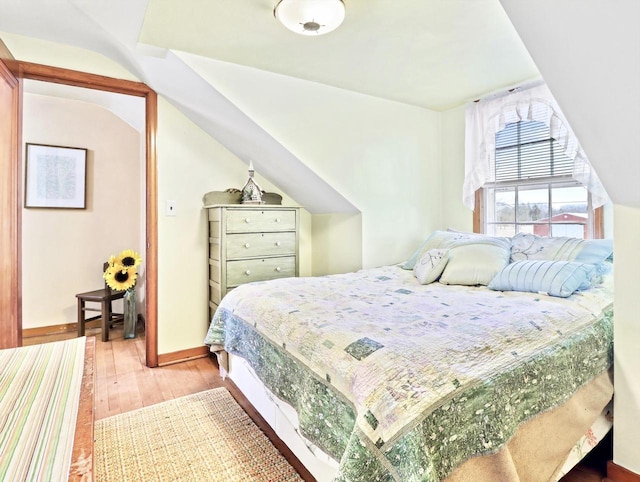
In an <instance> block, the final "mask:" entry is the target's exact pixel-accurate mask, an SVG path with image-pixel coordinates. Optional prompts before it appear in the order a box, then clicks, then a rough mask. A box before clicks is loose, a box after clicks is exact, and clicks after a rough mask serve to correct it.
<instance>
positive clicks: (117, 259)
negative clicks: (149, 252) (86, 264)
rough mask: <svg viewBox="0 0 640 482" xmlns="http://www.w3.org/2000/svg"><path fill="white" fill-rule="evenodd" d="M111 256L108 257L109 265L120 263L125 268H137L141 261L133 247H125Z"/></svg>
mask: <svg viewBox="0 0 640 482" xmlns="http://www.w3.org/2000/svg"><path fill="white" fill-rule="evenodd" d="M112 258H113V259H112ZM112 258H109V264H110V265H111V266H117V265H120V266H122V267H124V268H126V269H131V268H137V267H138V266H140V264H141V263H142V258H141V257H140V255H139V254H138V253H136V252H135V251H134V250H133V249H125V250H124V251H121V252H120V254H118V256H112Z"/></svg>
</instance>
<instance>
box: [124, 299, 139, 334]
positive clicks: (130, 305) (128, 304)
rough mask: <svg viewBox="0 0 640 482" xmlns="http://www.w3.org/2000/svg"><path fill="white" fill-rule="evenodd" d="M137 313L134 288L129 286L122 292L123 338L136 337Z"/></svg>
mask: <svg viewBox="0 0 640 482" xmlns="http://www.w3.org/2000/svg"><path fill="white" fill-rule="evenodd" d="M137 321H138V314H137V312H136V290H135V288H129V289H128V290H126V291H125V292H124V328H123V331H124V333H123V336H124V337H125V338H135V337H136V324H137Z"/></svg>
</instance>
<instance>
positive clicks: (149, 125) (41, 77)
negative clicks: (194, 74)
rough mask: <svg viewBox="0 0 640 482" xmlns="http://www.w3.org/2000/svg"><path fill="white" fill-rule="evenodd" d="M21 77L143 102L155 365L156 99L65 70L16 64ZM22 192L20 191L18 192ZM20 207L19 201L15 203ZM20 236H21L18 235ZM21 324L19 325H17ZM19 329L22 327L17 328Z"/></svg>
mask: <svg viewBox="0 0 640 482" xmlns="http://www.w3.org/2000/svg"><path fill="white" fill-rule="evenodd" d="M18 65H19V72H20V77H21V78H22V79H27V80H37V81H42V82H48V83H53V84H63V85H66V86H71V87H81V88H85V89H92V90H97V91H106V92H113V93H118V94H124V95H127V96H135V97H139V98H143V99H144V125H145V127H144V136H143V137H144V140H143V143H144V152H145V154H144V159H145V162H144V174H143V182H142V183H141V184H142V185H143V186H144V191H145V196H144V204H145V216H144V217H145V223H144V224H145V229H144V236H142V239H144V247H145V249H144V253H143V258H144V261H145V268H146V269H145V285H146V286H145V300H144V311H145V315H146V316H145V352H146V357H145V358H146V365H147V366H149V367H155V366H157V365H158V347H157V171H156V166H157V162H156V148H155V141H156V131H157V96H156V94H155V92H154V91H153V90H151V89H149V87H147V86H146V85H144V84H142V83H138V82H132V81H126V80H121V79H114V78H110V77H103V76H98V75H94V74H87V73H83V72H78V71H71V70H68V69H61V68H56V67H49V66H43V65H39V64H31V63H26V62H18ZM18 192H21V189H18ZM16 201H17V202H18V203H19V204H21V200H19V199H18V200H16ZM19 236H21V233H20V234H19ZM20 325H21V323H20ZM18 329H21V326H20V327H19V328H18Z"/></svg>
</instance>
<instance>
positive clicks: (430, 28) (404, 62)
mask: <svg viewBox="0 0 640 482" xmlns="http://www.w3.org/2000/svg"><path fill="white" fill-rule="evenodd" d="M275 3H276V1H275V0H255V1H246V0H244V1H234V2H221V1H193V0H191V1H186V2H185V1H184V0H151V1H150V2H149V6H148V8H147V12H146V15H145V19H144V24H143V27H142V30H141V32H140V38H139V41H140V42H142V43H144V44H150V45H154V46H159V47H163V48H166V49H176V50H181V51H185V52H190V53H193V54H197V55H201V56H203V57H209V58H213V59H218V60H223V61H225V62H232V63H236V64H241V65H246V66H251V67H255V68H258V69H262V70H267V71H271V72H275V73H279V74H284V75H289V76H292V77H298V78H301V79H305V80H311V81H314V82H320V83H323V84H327V85H331V86H334V87H339V88H342V89H347V90H353V91H356V92H360V93H364V94H368V95H372V96H376V97H381V98H384V99H389V100H394V101H397V102H404V103H407V104H412V105H416V106H420V107H425V108H427V109H433V110H445V109H448V108H451V107H454V106H457V105H459V104H461V103H462V102H464V101H466V100H470V99H473V98H476V97H477V96H480V95H482V94H485V93H487V92H489V91H491V90H495V89H497V88H500V87H505V86H511V85H514V84H516V83H519V82H523V81H526V80H530V79H532V78H534V77H536V76H538V70H537V68H536V66H535V64H534V63H533V61H532V60H531V58H530V57H529V55H528V53H527V51H526V49H525V47H524V45H523V44H522V42H521V41H520V38H519V37H518V35H517V34H516V32H515V29H514V28H513V26H512V25H511V23H510V21H509V19H508V17H507V15H506V14H505V12H504V10H503V9H502V7H501V5H500V3H499V2H498V1H496V0H402V1H391V0H345V4H346V8H347V15H346V18H345V21H344V23H343V24H342V25H341V26H340V27H339V28H338V29H337V30H335V31H334V32H331V33H330V34H327V35H322V36H318V37H303V36H300V35H297V34H295V33H293V32H290V31H289V30H286V29H285V28H284V27H283V26H281V25H280V24H279V23H278V21H277V20H276V19H275V18H274V16H273V6H274V4H275Z"/></svg>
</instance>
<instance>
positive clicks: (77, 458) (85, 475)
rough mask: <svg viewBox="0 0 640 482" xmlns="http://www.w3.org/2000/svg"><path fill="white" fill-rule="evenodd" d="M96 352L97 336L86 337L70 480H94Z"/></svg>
mask: <svg viewBox="0 0 640 482" xmlns="http://www.w3.org/2000/svg"><path fill="white" fill-rule="evenodd" d="M95 354H96V337H95V336H90V337H87V339H86V344H85V354H84V372H83V374H82V386H81V389H80V401H79V404H78V418H77V420H76V430H75V435H74V441H73V453H72V456H71V466H70V468H69V481H73V482H81V481H82V482H91V481H93V424H94V421H95V403H94V396H95V387H94V386H95Z"/></svg>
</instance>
